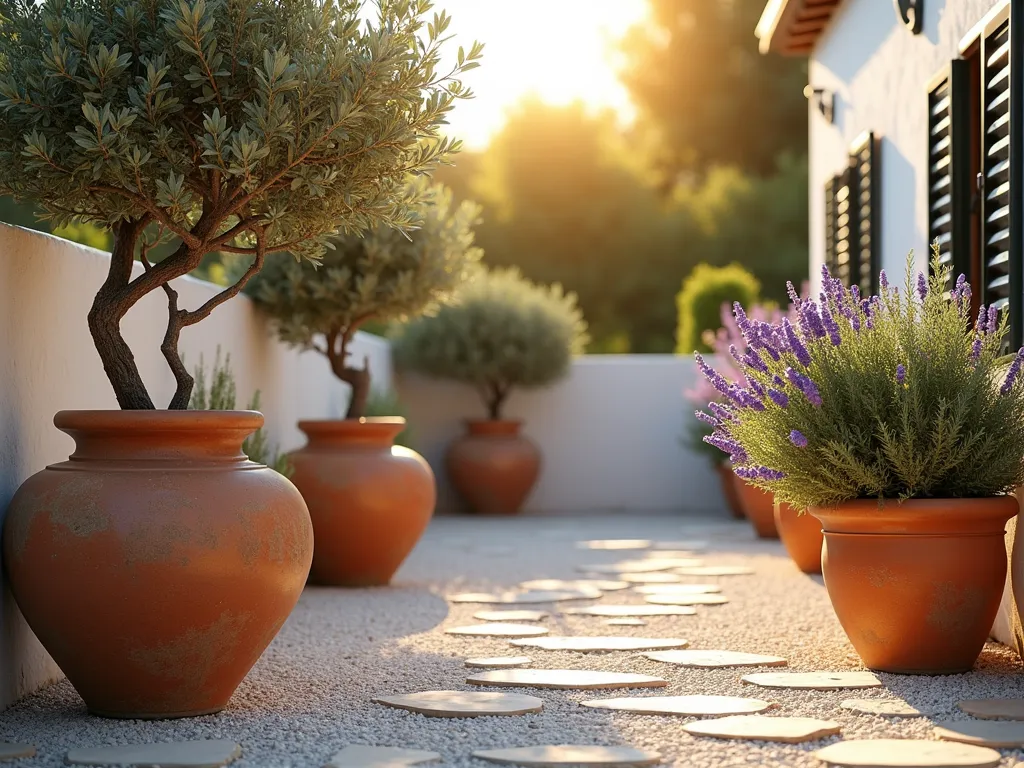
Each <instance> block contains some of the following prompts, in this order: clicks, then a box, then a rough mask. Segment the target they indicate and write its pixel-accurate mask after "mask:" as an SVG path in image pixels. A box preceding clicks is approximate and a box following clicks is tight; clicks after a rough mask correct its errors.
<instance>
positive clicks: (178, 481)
mask: <svg viewBox="0 0 1024 768" xmlns="http://www.w3.org/2000/svg"><path fill="white" fill-rule="evenodd" d="M54 424H55V425H56V426H57V428H58V429H60V430H62V431H63V432H66V433H67V434H69V435H71V437H72V438H74V441H75V451H74V453H73V454H71V457H70V458H69V460H68V461H65V462H62V463H60V464H54V465H52V466H49V467H47V468H46V469H44V470H42V471H41V472H38V473H36V474H35V475H33V476H32V477H30V478H29V479H28V480H26V481H25V483H24V484H23V485H22V486H21V488H19V489H18V491H17V493H16V494H15V495H14V498H13V500H12V501H11V504H10V506H9V507H8V510H7V517H6V520H5V522H4V530H3V551H4V566H5V568H6V571H7V578H8V580H9V583H10V586H11V590H12V591H13V593H14V597H15V599H16V600H17V602H18V605H19V606H20V608H21V611H22V613H23V614H24V615H25V618H26V620H27V621H28V624H29V626H30V627H31V628H32V631H33V632H35V634H36V636H37V637H38V638H39V640H40V642H42V644H43V646H44V647H45V648H46V650H47V651H48V652H49V653H50V655H51V656H52V657H53V659H54V661H56V662H57V664H58V665H59V666H60V668H61V669H62V670H63V671H64V673H65V674H66V675H67V677H68V680H69V681H70V682H71V684H72V685H73V686H74V687H75V690H77V691H78V693H79V694H81V696H82V698H83V699H84V700H85V703H86V706H87V707H88V708H89V710H90V711H91V712H93V713H94V714H97V715H103V716H107V717H120V718H132V719H135V718H140V719H158V718H172V717H187V716H193V715H204V714H209V713H211V712H217V711H219V710H221V709H223V708H224V707H225V706H226V705H227V703H228V699H230V697H231V695H232V693H233V692H234V690H235V688H236V687H237V686H238V684H239V683H240V682H241V681H242V679H243V678H244V677H245V675H246V674H247V673H248V672H249V670H250V669H251V668H252V666H253V664H255V663H256V660H257V659H258V658H259V657H260V655H261V654H262V653H263V651H264V650H265V649H266V647H267V646H268V645H269V644H270V641H271V640H272V639H273V638H274V636H275V635H276V634H277V633H278V630H280V628H281V626H282V625H283V624H284V622H285V620H286V619H287V618H288V615H289V614H290V613H291V611H292V609H293V608H294V607H295V603H296V601H297V600H298V599H299V595H300V594H301V592H302V588H303V585H304V584H305V581H306V575H307V574H308V572H309V565H310V559H311V557H312V554H313V530H312V526H311V525H310V521H309V514H308V513H307V511H306V505H305V503H304V502H303V500H302V497H301V496H300V495H299V492H298V491H297V490H296V489H295V487H294V486H293V485H292V484H291V483H290V482H288V480H287V479H285V478H284V477H283V476H281V475H279V474H278V473H277V472H275V471H274V470H272V469H268V468H267V467H265V466H263V465H261V464H254V463H252V462H250V461H249V460H248V459H247V458H246V456H245V454H243V453H242V441H243V440H244V439H245V438H246V437H247V436H248V435H249V434H251V433H252V432H254V431H255V430H256V429H258V428H259V427H260V426H261V425H262V424H263V417H262V416H261V415H260V414H259V413H256V412H254V411H61V412H60V413H58V414H57V415H56V416H55V417H54Z"/></svg>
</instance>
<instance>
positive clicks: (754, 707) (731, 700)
mask: <svg viewBox="0 0 1024 768" xmlns="http://www.w3.org/2000/svg"><path fill="white" fill-rule="evenodd" d="M580 705H581V706H584V707H590V708H592V709H613V710H616V711H620V712H632V713H634V714H637V715H683V716H685V717H712V716H718V715H745V714H754V713H757V712H764V711H765V710H766V709H770V708H772V707H774V706H775V705H774V704H769V703H768V702H767V701H761V700H760V699H744V698H741V697H739V696H643V697H639V696H637V697H629V698H622V699H591V700H590V701H583V702H580Z"/></svg>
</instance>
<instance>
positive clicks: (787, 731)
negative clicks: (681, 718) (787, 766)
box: [683, 715, 842, 744]
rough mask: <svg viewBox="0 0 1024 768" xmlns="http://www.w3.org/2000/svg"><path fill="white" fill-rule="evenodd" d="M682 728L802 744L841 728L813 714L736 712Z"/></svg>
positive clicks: (718, 735)
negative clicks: (794, 715)
mask: <svg viewBox="0 0 1024 768" xmlns="http://www.w3.org/2000/svg"><path fill="white" fill-rule="evenodd" d="M683 730H684V731H686V732H687V733H689V734H692V735H694V736H711V737H713V738H716V739H743V740H746V741H781V742H784V743H786V744H800V743H801V742H804V741H814V740H815V739H823V738H825V737H826V736H835V735H836V734H837V733H839V732H840V731H841V730H842V729H841V728H840V726H839V723H837V722H835V721H833V720H818V719H816V718H813V717H765V716H764V715H734V716H732V717H722V718H717V719H714V720H701V721H698V722H695V723H687V724H686V725H684V726H683Z"/></svg>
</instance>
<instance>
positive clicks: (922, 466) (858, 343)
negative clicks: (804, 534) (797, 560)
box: [696, 247, 1024, 510]
mask: <svg viewBox="0 0 1024 768" xmlns="http://www.w3.org/2000/svg"><path fill="white" fill-rule="evenodd" d="M934 250H935V256H934V260H933V269H932V277H931V278H927V277H926V276H925V275H923V274H920V273H919V274H917V275H916V277H915V276H914V274H913V259H912V255H911V257H909V258H908V262H907V276H908V277H907V282H906V286H905V287H904V289H903V290H902V291H901V290H900V289H899V288H897V287H895V286H892V285H890V284H889V282H888V280H887V278H886V275H885V272H884V271H883V272H882V273H881V274H880V280H879V282H880V286H881V287H880V291H879V295H877V296H869V297H864V296H861V295H860V293H859V292H858V289H857V287H856V286H853V287H851V288H845V287H844V286H843V285H842V283H841V282H840V281H839V280H837V279H834V278H833V277H832V276H831V275H830V274H829V272H828V270H827V269H823V270H822V273H823V278H822V280H823V283H822V291H821V293H820V295H819V297H818V300H817V301H814V300H811V299H802V298H800V297H799V296H797V295H796V291H795V290H794V289H793V287H792V285H790V286H789V288H790V297H791V298H792V300H793V306H794V313H793V314H794V315H795V319H792V318H790V317H784V318H782V319H781V321H779V322H771V323H770V322H765V321H762V320H757V319H754V318H751V317H748V316H747V314H746V313H745V312H744V310H743V308H742V307H740V306H739V305H738V304H737V305H736V306H735V318H736V325H737V327H738V329H739V331H740V333H741V334H742V336H743V338H744V339H745V341H746V344H747V347H746V350H745V351H741V350H740V348H739V347H738V346H737V347H736V348H735V352H734V353H733V354H732V355H731V357H732V359H733V361H734V363H735V366H736V367H737V368H738V371H739V374H740V375H739V376H738V377H737V376H735V373H730V374H729V375H730V376H733V377H734V378H733V380H732V381H730V380H728V379H727V377H726V376H725V375H723V373H722V371H717V370H714V369H713V368H711V367H710V366H709V365H708V363H707V362H705V360H704V359H703V358H702V357H701V356H700V355H699V354H698V355H697V356H696V357H697V364H698V365H699V366H700V368H701V371H702V372H703V373H704V375H705V377H706V378H707V380H708V382H709V383H710V384H711V385H712V386H713V387H714V389H715V391H716V393H717V394H718V395H719V396H720V398H714V399H713V400H714V401H713V402H710V403H709V404H708V411H699V412H698V418H700V419H701V420H702V421H704V422H705V423H706V424H708V425H709V427H711V428H712V429H713V432H712V434H711V435H709V436H708V437H707V438H706V440H707V442H708V443H710V444H711V445H714V446H715V447H717V448H719V449H720V450H722V451H724V452H725V453H726V454H728V455H729V457H730V459H731V461H732V463H733V465H734V470H735V472H736V474H737V475H739V476H740V477H742V478H744V479H746V480H748V481H750V482H752V483H753V484H754V485H757V486H759V487H761V488H764V489H766V490H769V491H772V492H773V493H774V494H775V496H776V498H777V499H778V500H779V501H782V502H787V503H789V504H792V505H793V506H795V507H796V508H797V509H800V510H805V509H807V508H809V507H832V506H836V505H838V504H840V503H842V502H845V501H850V500H853V499H866V498H877V499H899V500H906V499H910V498H978V497H988V496H997V495H1000V494H1005V493H1010V492H1012V491H1013V489H1014V488H1016V487H1017V486H1019V485H1021V484H1022V483H1024V387H1022V386H1021V384H1020V382H1019V381H1018V378H1019V377H1020V368H1021V365H1022V363H1024V350H1021V351H1019V352H1017V353H1016V354H1013V355H1001V351H1002V349H1003V343H1004V337H1005V336H1006V332H1007V318H1006V316H1005V313H1001V312H1000V311H999V308H998V307H996V306H992V307H984V306H983V307H982V308H981V311H980V312H979V313H978V315H977V317H976V318H972V317H970V314H971V289H970V286H969V285H968V284H967V282H966V280H965V279H964V277H963V276H962V275H961V276H960V277H959V278H958V279H957V281H956V283H955V286H954V287H953V289H952V290H951V291H949V292H948V293H947V292H946V290H945V288H946V287H947V286H949V285H950V277H951V275H950V271H949V269H948V267H945V266H943V265H942V264H941V262H940V261H939V257H938V249H937V247H936V248H935V249H934Z"/></svg>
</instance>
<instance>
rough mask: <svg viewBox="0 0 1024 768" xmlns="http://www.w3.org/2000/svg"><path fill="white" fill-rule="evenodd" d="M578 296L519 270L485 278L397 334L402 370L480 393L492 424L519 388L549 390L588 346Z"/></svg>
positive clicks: (480, 277)
mask: <svg viewBox="0 0 1024 768" xmlns="http://www.w3.org/2000/svg"><path fill="white" fill-rule="evenodd" d="M586 327H587V325H586V323H585V322H584V320H583V314H582V312H580V310H579V308H578V307H577V305H576V296H575V294H572V293H565V292H564V291H563V290H562V287H561V286H560V285H557V284H556V285H550V286H541V285H535V284H534V283H531V282H530V281H528V280H526V279H524V278H523V277H521V276H520V275H519V272H518V270H516V269H504V270H494V271H490V272H485V271H483V270H481V272H480V274H478V275H477V276H476V277H475V278H474V279H473V280H471V281H470V282H468V283H467V284H466V285H465V286H464V287H463V288H462V290H461V291H460V292H459V293H458V295H457V297H456V299H455V302H454V303H453V304H450V305H448V306H443V307H441V308H440V309H439V310H438V311H437V314H435V315H433V316H427V317H421V318H419V319H418V320H414V321H412V322H411V323H409V324H408V325H406V326H404V327H403V328H401V329H399V332H398V333H397V334H396V337H395V339H394V347H393V348H394V354H395V360H396V362H397V363H398V364H399V365H400V366H402V367H405V368H412V369H415V370H419V371H422V372H423V373H426V374H427V375H429V376H437V377H440V378H447V379H454V380H456V381H462V382H465V383H467V384H471V385H472V386H474V387H475V388H476V390H477V392H479V394H480V397H481V399H482V400H483V401H484V403H485V404H486V406H487V411H488V415H489V417H490V418H491V419H500V418H501V408H502V405H503V404H504V403H505V400H506V398H507V397H508V395H509V393H510V392H511V390H512V389H513V388H515V387H543V386H546V385H548V384H552V383H554V382H555V381H557V380H558V379H560V378H561V377H562V376H564V375H565V374H566V373H567V372H568V370H569V364H570V362H571V361H572V358H573V356H574V355H577V354H579V353H581V352H582V351H583V348H584V346H585V345H586V343H587V334H586Z"/></svg>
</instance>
